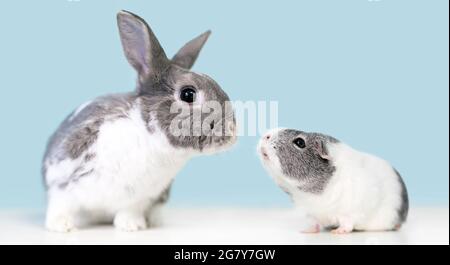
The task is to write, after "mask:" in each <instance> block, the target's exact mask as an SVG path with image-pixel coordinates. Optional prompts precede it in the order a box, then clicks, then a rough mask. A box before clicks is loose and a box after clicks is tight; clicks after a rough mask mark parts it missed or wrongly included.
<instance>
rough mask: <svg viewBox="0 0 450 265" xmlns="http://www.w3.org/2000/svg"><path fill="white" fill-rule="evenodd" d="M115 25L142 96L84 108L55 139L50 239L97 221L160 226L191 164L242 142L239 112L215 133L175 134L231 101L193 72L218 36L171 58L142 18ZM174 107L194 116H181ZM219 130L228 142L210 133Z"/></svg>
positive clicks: (50, 157)
mask: <svg viewBox="0 0 450 265" xmlns="http://www.w3.org/2000/svg"><path fill="white" fill-rule="evenodd" d="M117 23H118V29H119V33H120V39H121V43H122V46H123V50H124V53H125V56H126V58H127V60H128V62H129V63H130V64H131V66H132V67H133V68H134V69H135V70H136V71H137V74H138V78H137V85H136V89H135V91H132V92H128V93H123V94H112V95H106V96H101V97H98V98H96V99H94V100H92V101H89V102H87V103H85V104H82V105H81V106H80V107H78V108H77V109H76V110H75V111H73V112H72V113H71V114H69V116H68V117H67V118H66V119H65V120H64V121H63V122H62V123H61V125H60V126H59V127H58V129H57V130H56V132H55V133H54V134H53V135H52V136H51V137H50V139H49V141H48V144H47V149H46V151H45V154H44V158H43V165H42V171H43V172H42V173H43V176H44V183H45V187H46V194H47V211H46V220H45V226H46V228H47V229H48V230H50V231H55V232H69V231H72V230H75V229H77V228H79V227H81V226H83V225H84V224H86V223H87V224H92V223H98V222H107V223H113V224H114V226H115V227H116V228H117V229H119V230H123V231H137V230H141V229H146V228H148V227H151V226H153V225H158V220H159V219H158V216H159V214H158V213H159V211H160V209H161V207H162V206H163V205H164V204H165V203H166V201H167V199H168V197H169V191H170V187H171V184H172V182H173V180H174V177H175V175H176V174H177V173H178V172H179V171H180V170H181V169H182V167H183V166H184V165H185V164H186V162H187V161H188V160H190V159H191V158H193V157H195V156H197V155H202V154H212V153H216V152H219V151H223V150H227V149H228V148H230V147H231V146H232V145H233V144H234V143H235V142H236V121H235V117H234V111H233V110H232V108H225V111H224V112H223V113H222V114H220V115H217V113H216V114H214V115H216V116H214V119H213V120H212V121H211V122H210V121H208V122H207V124H208V127H209V132H210V133H207V132H205V131H206V130H203V129H202V131H201V133H200V134H196V135H194V134H193V133H190V134H174V133H173V132H174V131H173V127H172V123H173V122H174V121H176V122H186V121H187V124H188V125H191V126H192V128H190V129H189V132H192V131H193V130H197V129H199V126H201V124H198V123H194V122H193V121H192V120H193V117H192V115H193V113H194V110H198V109H201V108H202V107H204V105H205V104H206V102H209V101H214V102H219V104H220V106H221V107H224V106H225V105H226V103H227V102H229V101H230V99H229V97H228V95H227V94H226V93H225V92H224V91H223V90H222V89H221V88H220V86H219V85H218V84H217V83H216V82H215V81H214V80H213V79H211V78H210V77H209V76H207V75H204V74H199V73H194V72H192V71H190V70H189V69H190V68H191V67H192V65H193V64H194V62H195V60H196V59H197V57H198V55H199V53H200V50H201V48H202V47H203V45H204V43H205V42H206V40H207V39H208V37H209V35H210V33H211V32H210V31H207V32H205V33H203V34H201V35H200V36H198V37H196V38H195V39H193V40H191V41H189V42H188V43H187V44H185V45H184V46H183V47H182V48H181V49H180V50H179V51H178V52H177V54H176V55H175V56H174V57H173V58H172V59H168V58H167V57H166V54H165V52H164V50H163V48H162V47H161V45H160V43H159V42H158V40H157V38H156V36H155V35H154V33H153V32H152V30H151V29H150V27H149V26H148V25H147V23H146V22H145V21H144V20H143V19H142V18H140V17H139V16H137V15H135V14H133V13H131V12H128V11H120V12H119V13H118V14H117ZM173 106H178V107H180V106H181V107H184V108H185V109H187V110H189V111H190V112H189V113H188V114H187V115H185V114H183V115H181V114H179V113H174V112H173V111H172V107H173ZM211 115H212V114H211ZM208 118H209V119H211V117H206V118H205V117H203V116H202V117H201V119H202V120H201V121H202V122H206V119H208ZM217 131H220V132H224V133H223V134H217V133H211V132H217Z"/></svg>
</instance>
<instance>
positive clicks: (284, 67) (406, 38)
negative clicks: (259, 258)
mask: <svg viewBox="0 0 450 265" xmlns="http://www.w3.org/2000/svg"><path fill="white" fill-rule="evenodd" d="M120 9H128V10H130V11H133V12H136V13H137V14H139V15H140V16H142V17H143V18H145V19H146V20H147V21H148V22H149V24H150V25H151V26H152V28H153V30H154V31H155V33H156V34H157V36H158V38H159V39H160V42H161V43H162V45H163V46H164V47H165V49H166V52H167V54H168V55H170V56H171V55H173V54H174V53H175V52H176V51H177V49H178V48H179V47H181V45H183V44H184V42H185V41H187V40H189V39H191V38H192V37H194V36H196V35H197V34H199V33H201V32H203V31H204V30H207V29H212V30H213V35H212V36H211V38H210V40H209V41H208V43H207V45H206V46H205V48H204V50H203V52H202V54H201V56H200V58H199V60H198V62H197V64H196V65H195V66H194V70H195V71H199V72H205V73H207V74H209V75H211V76H212V77H214V78H215V79H216V80H217V81H218V82H219V83H220V84H221V85H222V87H223V88H224V89H225V90H226V91H227V92H228V94H229V95H230V97H231V98H232V99H233V100H277V101H279V124H280V126H285V127H294V128H299V129H304V130H308V131H321V132H325V133H328V134H331V135H334V136H335V137H337V138H339V139H341V140H343V141H345V142H347V143H349V144H350V145H352V146H354V147H355V148H357V149H361V150H364V151H367V152H371V153H374V154H376V155H379V156H381V157H383V158H385V159H387V160H389V161H391V162H392V164H393V165H395V167H396V168H397V169H398V170H399V171H400V172H401V173H402V174H403V176H404V178H405V182H406V184H407V186H408V189H409V194H410V197H411V200H412V203H413V205H423V204H425V205H427V204H440V205H448V198H449V197H448V187H449V183H448V180H449V163H448V159H449V149H448V146H449V142H448V137H449V129H448V128H449V124H448V118H449V117H448V109H449V102H448V96H449V95H448V93H449V84H448V70H449V69H448V1H446V0H436V1H425V0H422V1H410V0H408V1H406V0H405V1H399V0H379V1H366V0H354V1H337V0H333V1H331V0H330V1H270V2H269V1H221V2H220V3H217V1H206V0H205V1H129V0H128V1H124V0H123V1H100V0H90V1H88V0H80V1H78V2H77V1H72V2H71V1H66V0H49V1H1V2H0V10H1V14H0V34H1V35H0V88H1V99H2V101H1V104H0V115H1V116H0V117H1V130H0V136H1V137H0V141H1V152H0V161H1V162H0V163H1V171H0V207H36V208H40V207H43V206H44V205H45V196H44V190H43V188H42V182H41V176H40V162H41V157H42V154H43V151H44V147H45V143H46V140H47V138H48V136H49V135H50V134H51V133H52V132H53V131H54V129H55V128H56V127H57V125H58V123H59V122H60V121H61V120H62V119H63V118H64V117H65V116H66V115H67V114H68V113H69V112H70V111H71V110H73V109H74V108H75V107H77V106H78V105H79V104H81V103H83V102H84V101H86V100H88V99H91V98H93V97H95V96H98V95H102V94H106V93H111V92H124V91H129V90H132V89H133V88H134V80H135V73H134V72H133V70H132V68H131V67H130V66H129V65H128V64H127V62H126V60H125V58H124V56H123V54H122V50H121V47H120V42H119V38H118V32H117V29H116V20H115V19H116V18H115V16H116V12H117V11H118V10H120ZM257 140H258V139H257V137H242V138H241V139H240V141H239V143H238V145H237V146H235V148H234V149H233V150H232V151H230V152H227V153H223V154H220V155H216V156H211V157H201V158H197V159H195V160H193V161H191V162H190V163H189V164H188V165H187V167H186V168H185V169H184V170H183V171H182V172H181V174H179V176H177V179H176V181H175V186H174V189H173V196H172V198H171V204H172V205H176V206H210V207H214V206H259V207H264V206H289V205H290V202H289V199H288V198H287V196H286V195H285V194H283V193H282V192H281V191H280V190H279V189H278V188H277V187H276V186H275V184H274V183H273V181H272V180H271V179H270V177H269V176H268V175H267V174H266V173H265V172H264V171H263V169H262V167H261V166H260V162H259V160H258V158H257V156H256V152H255V145H256V143H257Z"/></svg>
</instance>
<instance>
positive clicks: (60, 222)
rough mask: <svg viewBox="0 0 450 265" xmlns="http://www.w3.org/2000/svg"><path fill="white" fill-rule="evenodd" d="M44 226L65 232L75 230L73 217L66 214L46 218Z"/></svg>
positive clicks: (53, 230) (51, 229) (50, 229)
mask: <svg viewBox="0 0 450 265" xmlns="http://www.w3.org/2000/svg"><path fill="white" fill-rule="evenodd" d="M45 226H46V227H47V230H49V231H52V232H60V233H67V232H70V231H73V230H75V224H74V223H73V219H72V218H71V217H70V216H68V215H60V216H57V217H51V218H47V220H46V223H45Z"/></svg>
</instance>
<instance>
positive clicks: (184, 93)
mask: <svg viewBox="0 0 450 265" xmlns="http://www.w3.org/2000/svg"><path fill="white" fill-rule="evenodd" d="M196 94H197V92H195V88H194V87H193V86H184V87H183V88H182V89H181V92H180V99H181V100H182V101H184V102H187V103H192V102H194V101H195V97H196Z"/></svg>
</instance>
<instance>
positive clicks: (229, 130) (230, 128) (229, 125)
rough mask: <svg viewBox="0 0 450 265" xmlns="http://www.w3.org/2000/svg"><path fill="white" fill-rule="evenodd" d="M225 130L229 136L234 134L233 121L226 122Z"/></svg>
mask: <svg viewBox="0 0 450 265" xmlns="http://www.w3.org/2000/svg"><path fill="white" fill-rule="evenodd" d="M226 132H227V134H228V135H230V136H234V135H235V134H236V125H235V124H234V122H231V121H230V122H228V123H227V125H226Z"/></svg>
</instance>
